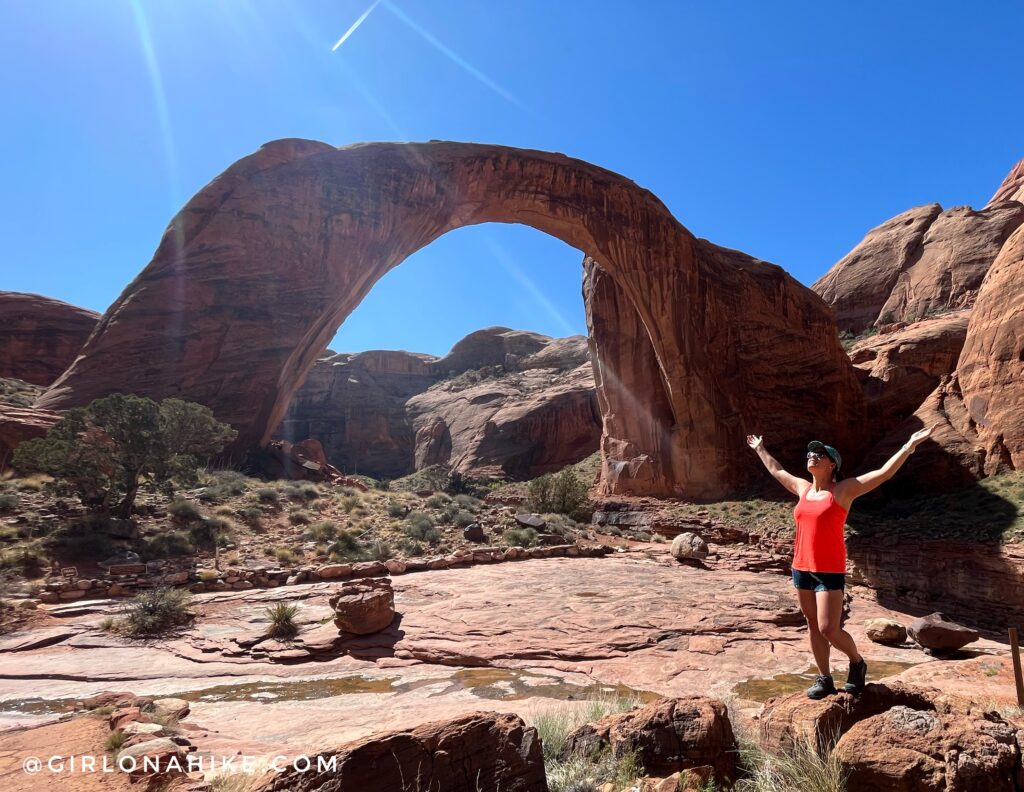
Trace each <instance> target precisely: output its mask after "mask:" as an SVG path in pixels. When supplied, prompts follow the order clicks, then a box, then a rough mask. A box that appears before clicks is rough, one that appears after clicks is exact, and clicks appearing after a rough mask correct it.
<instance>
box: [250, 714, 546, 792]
mask: <svg viewBox="0 0 1024 792" xmlns="http://www.w3.org/2000/svg"><path fill="white" fill-rule="evenodd" d="M320 757H323V761H334V762H336V764H335V769H332V770H327V771H321V772H317V771H316V770H315V768H316V767H317V763H318V761H320ZM310 761H311V763H312V766H313V768H314V770H312V771H309V772H298V771H295V770H292V769H288V770H285V771H283V772H274V771H268V772H267V773H266V774H265V775H264V776H263V777H262V778H261V779H260V780H259V781H257V783H256V785H255V787H254V789H253V792H285V790H287V792H348V790H367V791H369V790H377V789H379V790H392V789H393V790H402V789H424V790H425V789H440V790H445V792H478V790H484V789H488V790H489V789H493V790H499V789H500V790H502V792H547V788H548V787H547V782H546V780H545V775H544V758H543V755H542V753H541V744H540V739H539V738H538V737H537V730H536V729H534V728H532V727H527V726H526V724H525V723H524V722H523V721H522V719H520V718H519V717H518V716H516V715H507V714H498V713H495V712H474V713H471V714H468V715H463V716H461V717H458V718H453V719H452V720H448V721H435V722H432V723H424V724H423V725H421V726H417V727H416V728H414V729H406V730H400V731H392V732H384V733H379V734H374V735H371V736H369V737H366V738H364V739H362V740H357V741H355V742H351V743H347V744H346V745H342V746H340V747H338V748H336V749H334V750H328V751H323V752H321V753H318V754H315V755H311V756H310Z"/></svg>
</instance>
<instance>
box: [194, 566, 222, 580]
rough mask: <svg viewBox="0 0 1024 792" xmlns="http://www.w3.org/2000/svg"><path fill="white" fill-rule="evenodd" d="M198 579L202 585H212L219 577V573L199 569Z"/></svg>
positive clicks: (214, 570) (213, 570)
mask: <svg viewBox="0 0 1024 792" xmlns="http://www.w3.org/2000/svg"><path fill="white" fill-rule="evenodd" d="M198 577H199V579H200V580H201V581H202V582H203V583H212V582H213V581H215V580H217V579H218V578H219V577H220V573H219V572H218V571H217V570H216V569H200V570H199V573H198Z"/></svg>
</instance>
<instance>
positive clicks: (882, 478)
mask: <svg viewBox="0 0 1024 792" xmlns="http://www.w3.org/2000/svg"><path fill="white" fill-rule="evenodd" d="M936 426H938V424H932V425H931V426H929V427H928V428H927V429H918V430H917V431H916V432H914V434H912V435H911V436H910V439H909V440H908V441H907V442H906V443H904V444H903V447H902V448H900V450H899V451H897V452H896V453H895V454H893V455H892V457H890V458H889V461H887V462H886V463H885V464H884V465H882V467H880V468H879V469H878V470H872V471H871V472H870V473H864V474H862V475H860V476H853V477H852V478H848V479H843V480H842V481H840V482H839V484H837V485H836V491H837V497H839V494H840V493H841V495H842V497H843V499H844V500H845V499H847V498H848V499H849V500H851V501H852V500H853V499H854V498H856V497H858V496H860V495H863V494H864V493H866V492H871V490H873V489H875V488H876V487H878V486H879V485H880V484H882V483H883V482H886V481H888V480H889V479H891V478H892V477H893V476H894V475H895V474H896V471H897V470H899V469H900V468H901V467H903V463H904V462H906V461H907V458H908V457H909V456H910V455H911V454H912V453H914V449H915V448H917V447H918V446H919V445H920V444H921V443H923V442H924V441H925V440H926V439H927V438H928V436H929V435H930V434H931V433H932V429H934V428H935V427H936Z"/></svg>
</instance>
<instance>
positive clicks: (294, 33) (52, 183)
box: [0, 0, 1024, 355]
mask: <svg viewBox="0 0 1024 792" xmlns="http://www.w3.org/2000/svg"><path fill="white" fill-rule="evenodd" d="M369 5H370V0H355V1H353V0H334V2H326V1H324V2H312V1H311V2H303V1H302V0H149V1H147V0H134V1H130V0H80V1H77V2H71V1H70V0H48V1H47V2H18V1H15V0H2V7H3V19H4V24H3V25H2V26H0V72H2V73H3V74H4V91H3V98H4V104H5V105H6V107H5V111H6V112H5V113H4V115H5V120H4V123H3V124H0V142H2V144H3V151H4V153H5V160H6V161H5V168H4V171H5V173H4V176H5V184H4V189H3V191H2V194H0V201H2V207H0V209H2V214H0V217H2V218H3V221H2V223H0V249H2V250H3V260H4V264H3V269H2V277H0V289H9V290H15V291H32V292H39V293H42V294H47V295H51V296H54V297H57V298H60V299H63V300H67V301H68V302H72V303H76V304H79V305H84V306H87V307H89V308H93V309H95V310H99V311H102V310H104V309H105V308H106V307H107V306H108V305H109V304H110V303H111V302H112V301H113V300H114V299H115V298H116V297H117V295H118V294H119V293H120V292H121V290H122V289H123V288H124V286H125V285H127V284H128V282H129V281H130V280H131V279H132V278H133V277H134V276H135V275H136V273H137V272H138V271H139V270H140V269H142V267H143V266H144V265H145V264H146V263H147V262H148V261H149V258H150V257H151V255H152V253H153V250H154V249H155V247H156V244H157V242H158V240H159V238H160V235H161V233H162V232H163V229H164V227H165V226H166V224H167V222H168V220H169V219H170V217H171V215H172V214H173V213H174V212H175V211H176V210H177V209H179V208H180V207H181V206H182V205H183V204H184V203H185V202H186V201H187V200H188V199H189V197H190V196H191V195H192V194H194V193H195V192H196V191H197V190H198V189H199V188H200V187H202V186H203V185H204V184H205V183H206V182H208V181H209V180H210V179H211V178H213V177H214V176H215V175H216V174H217V173H219V172H220V171H222V170H223V169H224V168H226V167H227V166H228V165H229V164H230V163H231V162H233V161H234V160H236V159H238V158H239V157H242V156H244V155H246V154H248V153H250V152H251V151H253V150H255V149H256V148H257V147H259V146H260V145H261V144H262V143H264V142H265V141H267V140H272V139H275V138H280V137H306V138H314V139H318V140H324V141H327V142H329V143H332V144H335V145H344V144H347V143H352V142H357V141H364V140H429V139H450V140H466V141H479V142H488V143H501V144H506V145H512V146H522V147H528V148H539V149H547V150H553V151H561V152H564V153H566V154H569V155H571V156H575V157H579V158H582V159H585V160H589V161H591V162H594V163H596V164H599V165H602V166H604V167H607V168H610V169H612V170H615V171H618V172H620V173H622V174H624V175H626V176H628V177H629V178H631V179H633V180H635V181H636V182H638V183H639V184H641V185H643V186H645V187H648V188H649V189H651V190H653V191H654V192H655V193H656V194H657V195H658V196H659V197H660V198H661V199H662V200H663V201H664V202H665V203H666V204H667V206H668V207H669V209H670V210H671V211H672V212H673V213H674V214H675V216H676V217H677V218H678V219H679V220H680V222H682V223H683V225H685V226H686V227H687V228H689V229H690V230H691V231H692V232H693V233H695V234H697V235H698V236H702V237H706V238H708V239H711V240H712V241H714V242H716V243H718V244H721V245H725V246H728V247H734V248H739V249H741V250H744V251H746V252H748V253H750V254H752V255H755V256H759V257H761V258H764V259H767V260H769V261H773V262H775V263H777V264H780V265H781V266H783V267H785V268H786V269H787V270H788V271H789V272H790V273H792V275H793V276H794V277H796V278H797V279H798V280H800V281H801V282H803V283H806V284H810V283H812V282H813V281H814V280H815V279H817V278H818V277H819V276H820V275H821V274H822V273H824V272H825V271H826V270H827V269H828V268H829V267H830V266H831V265H832V264H833V263H834V262H835V261H836V260H837V259H838V258H840V257H841V256H842V255H843V254H844V253H845V252H846V251H848V250H849V249H850V248H851V247H852V246H853V245H855V244H856V243H857V242H858V241H859V240H860V239H861V238H862V237H863V235H864V233H865V232H866V231H867V230H868V229H869V228H870V227H872V226H873V225H876V224H877V223H879V222H881V221H883V220H885V219H887V218H888V217H891V216H892V215H894V214H896V213H898V212H900V211H903V210H904V209H907V208H909V207H911V206H914V205H918V204H922V203H928V202H931V201H938V202H940V203H942V204H943V206H953V205H959V204H971V205H974V206H980V205H981V204H983V203H985V201H987V200H988V198H989V197H990V196H991V194H992V192H993V191H994V190H995V188H996V186H997V185H998V183H999V182H1000V181H1001V179H1002V178H1003V176H1004V175H1005V173H1006V172H1007V171H1008V170H1009V169H1010V167H1011V166H1012V165H1013V163H1014V162H1016V161H1017V160H1018V159H1020V158H1021V157H1024V137H1022V135H1021V133H1020V130H1021V129H1022V128H1024V103H1022V102H1020V90H1021V89H1020V80H1019V73H1020V65H1019V48H1020V45H1019V33H1020V30H1021V29H1024V3H1020V2H1019V1H1017V0H1014V1H1012V2H1010V1H1008V2H989V3H983V4H966V3H960V2H957V3H954V2H941V1H940V2H929V3H914V2H905V3H892V2H861V3H827V2H826V3H822V2H786V3H766V2H763V0H762V1H761V2H739V1H734V2H721V0H718V1H717V2H710V1H709V2H687V1H684V0H679V1H678V2H667V1H666V2H621V3H620V2H600V0H591V1H590V2H583V1H582V0H580V1H577V0H546V1H541V0H536V1H535V0H522V1H521V2H518V1H517V0H505V1H504V2H497V1H496V0H495V1H493V2H492V1H490V0H487V1H485V0H443V1H442V0H433V2H427V1H426V0H381V2H380V3H378V4H377V5H376V6H375V7H374V8H373V10H372V12H371V13H370V14H369V16H367V17H366V19H365V20H364V21H363V23H362V24H361V25H360V26H359V27H358V28H357V29H356V30H355V31H354V32H352V34H351V35H350V36H349V37H348V38H347V39H346V40H345V42H344V43H343V44H342V45H341V46H340V47H338V49H337V50H334V51H332V47H333V46H334V44H335V43H336V42H337V41H338V39H339V38H340V37H341V36H342V34H344V33H345V32H346V30H348V29H349V27H350V26H351V25H352V24H353V23H354V22H355V21H356V20H357V19H358V18H359V17H360V15H362V14H363V13H364V12H366V10H367V8H368V7H369ZM580 261H581V255H580V253H579V252H578V251H576V250H573V249H571V248H569V247H567V246H566V245H564V244H563V243H562V242H559V241H558V240H555V239H552V238H550V237H546V236H545V235H543V234H541V233H540V232H538V231H535V230H533V229H530V228H526V227H522V226H501V225H495V224H488V225H484V226H478V227H473V228H465V229H460V230H459V231H456V232H453V233H450V234H448V235H446V236H445V237H442V238H441V239H440V240H438V241H437V242H435V243H434V244H432V245H430V246H429V247H427V248H425V249H424V250H422V251H420V252H418V253H417V254H416V255H414V256H413V257H411V258H409V259H408V260H407V261H406V262H404V263H403V264H402V265H401V266H399V267H397V268H396V269H394V270H392V271H391V272H390V273H388V275H386V276H385V277H384V278H383V279H382V280H381V281H380V282H379V283H378V284H377V286H376V287H375V288H374V290H373V291H372V292H371V293H370V295H369V296H368V297H367V298H366V299H365V300H364V301H363V303H362V304H361V305H360V306H359V307H358V308H357V309H356V311H355V312H354V313H353V314H352V316H351V317H350V318H349V320H348V321H347V322H346V323H345V325H344V326H343V327H342V328H341V330H340V331H339V335H338V337H337V338H336V339H335V342H334V343H333V344H332V347H333V348H335V349H337V350H339V351H358V350H362V349H409V350H414V351H421V352H430V353H433V354H438V355H440V354H444V353H445V352H447V351H448V349H449V348H450V347H451V345H452V344H453V343H454V342H455V341H457V340H458V339H459V338H461V337H462V336H464V335H466V334H467V333H469V332H471V331H473V330H476V329H479V328H481V327H486V326H489V325H506V326H510V327H515V328H521V329H528V330H535V331H538V332H542V333H546V334H549V335H567V334H570V333H583V332H585V322H584V316H583V302H582V298H581V296H580V278H581V265H580Z"/></svg>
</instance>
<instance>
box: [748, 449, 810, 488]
mask: <svg viewBox="0 0 1024 792" xmlns="http://www.w3.org/2000/svg"><path fill="white" fill-rule="evenodd" d="M747 445H749V446H750V447H751V448H753V449H754V450H755V451H756V452H757V455H758V456H759V457H760V458H761V461H762V462H764V466H765V467H766V468H768V472H769V473H771V474H772V476H773V477H774V478H775V480H776V481H778V482H779V483H780V484H781V485H782V486H783V487H785V488H786V489H788V490H789V491H790V492H792V493H793V494H794V495H796V496H797V497H799V496H800V485H801V484H806V483H807V482H806V481H804V480H803V479H798V478H797V477H796V476H793V475H791V474H789V473H787V472H786V471H785V470H783V469H782V465H780V464H779V463H778V461H777V460H776V459H775V457H773V456H772V455H771V454H769V453H768V451H767V450H766V449H765V447H764V438H763V437H755V436H754V435H747Z"/></svg>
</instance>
